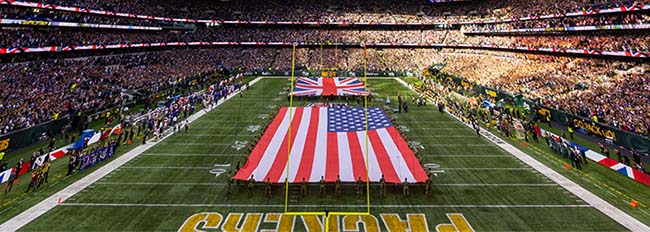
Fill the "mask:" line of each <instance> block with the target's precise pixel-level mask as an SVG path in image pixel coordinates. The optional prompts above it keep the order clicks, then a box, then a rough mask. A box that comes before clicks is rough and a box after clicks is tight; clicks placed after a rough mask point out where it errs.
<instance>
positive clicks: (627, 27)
mask: <svg viewBox="0 0 650 232" xmlns="http://www.w3.org/2000/svg"><path fill="white" fill-rule="evenodd" d="M647 29H650V24H615V25H592V26H576V27H548V28H541V27H540V28H518V29H507V30H466V31H463V34H493V33H530V32H567V31H609V30H647Z"/></svg>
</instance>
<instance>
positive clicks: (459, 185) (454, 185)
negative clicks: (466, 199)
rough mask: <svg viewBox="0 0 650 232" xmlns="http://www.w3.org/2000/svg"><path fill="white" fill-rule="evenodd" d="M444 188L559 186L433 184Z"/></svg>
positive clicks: (536, 185) (547, 185) (533, 185)
mask: <svg viewBox="0 0 650 232" xmlns="http://www.w3.org/2000/svg"><path fill="white" fill-rule="evenodd" d="M433 185H434V186H443V187H555V186H558V185H557V184H555V183H553V184H481V183H477V184H433Z"/></svg>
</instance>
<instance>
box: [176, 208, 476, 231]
mask: <svg viewBox="0 0 650 232" xmlns="http://www.w3.org/2000/svg"><path fill="white" fill-rule="evenodd" d="M244 214H245V215H244ZM446 215H447V218H448V219H449V222H450V223H442V224H438V225H436V226H435V231H437V232H474V228H472V226H471V225H470V224H469V222H468V221H467V219H466V218H465V216H463V214H461V213H448V214H446ZM379 218H380V219H381V221H382V222H383V225H384V227H385V229H382V228H380V225H379V220H378V219H377V217H375V216H373V215H363V216H359V215H347V216H338V215H336V216H330V217H329V229H330V231H336V232H339V231H341V232H352V231H368V232H378V231H412V232H414V231H430V230H429V225H428V224H427V217H426V215H425V214H406V217H400V215H399V214H395V213H383V214H379ZM242 219H243V220H242ZM262 219H264V220H262ZM296 220H299V221H302V223H300V222H296ZM222 221H223V223H222ZM324 223H325V220H324V218H323V216H316V215H301V216H294V215H285V214H282V213H266V214H265V213H230V214H228V216H227V217H226V219H225V220H224V219H223V216H222V215H221V214H220V213H216V212H202V213H196V214H194V215H192V216H190V217H188V218H187V219H186V220H185V222H184V223H183V225H181V227H180V228H179V229H178V231H179V232H190V231H219V230H221V231H260V232H270V231H293V230H294V228H295V227H294V226H296V224H298V227H299V228H297V229H299V230H303V228H304V230H306V231H308V232H325V231H324V230H325V228H324ZM262 224H264V226H262ZM301 224H302V226H303V228H300V225H301ZM220 226H221V227H220ZM261 226H262V227H263V228H273V229H260V227H261Z"/></svg>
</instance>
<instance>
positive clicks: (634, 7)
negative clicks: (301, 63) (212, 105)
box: [0, 0, 650, 26]
mask: <svg viewBox="0 0 650 232" xmlns="http://www.w3.org/2000/svg"><path fill="white" fill-rule="evenodd" d="M431 1H441V0H431ZM447 1H449V0H447ZM0 5H13V6H21V7H30V8H39V9H48V10H59V11H69V12H76V13H87V14H96V15H108V16H117V17H125V18H139V19H146V20H156V21H168V22H169V21H173V22H187V23H205V24H206V25H208V26H213V25H221V24H231V25H242V24H250V25H269V24H270V25H326V26H328V25H332V26H354V25H360V26H369V25H378V26H401V25H405V26H427V25H431V26H435V25H442V26H448V25H454V24H461V25H466V24H495V23H506V22H518V21H529V20H539V19H553V18H564V17H576V16H593V15H599V14H611V13H621V12H632V11H644V10H650V3H648V4H645V5H641V4H637V3H632V4H631V5H625V4H624V5H622V6H615V7H610V8H605V9H593V10H592V9H590V10H578V11H573V12H565V13H552V14H545V15H531V16H527V17H506V18H500V19H499V18H490V19H475V20H465V21H455V20H440V21H435V22H382V23H376V22H345V21H344V22H321V21H315V22H301V21H241V20H230V21H226V20H219V19H189V18H169V17H158V16H150V15H140V14H131V13H120V12H112V11H105V10H94V9H88V8H82V7H71V6H61V5H56V4H47V3H37V2H27V1H16V0H0Z"/></svg>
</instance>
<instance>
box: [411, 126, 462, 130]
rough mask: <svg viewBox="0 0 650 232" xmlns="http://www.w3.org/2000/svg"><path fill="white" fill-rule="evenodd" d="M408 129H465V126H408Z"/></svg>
mask: <svg viewBox="0 0 650 232" xmlns="http://www.w3.org/2000/svg"><path fill="white" fill-rule="evenodd" d="M408 128H409V129H422V130H458V131H467V129H466V128H465V127H419V126H418V127H408Z"/></svg>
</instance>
